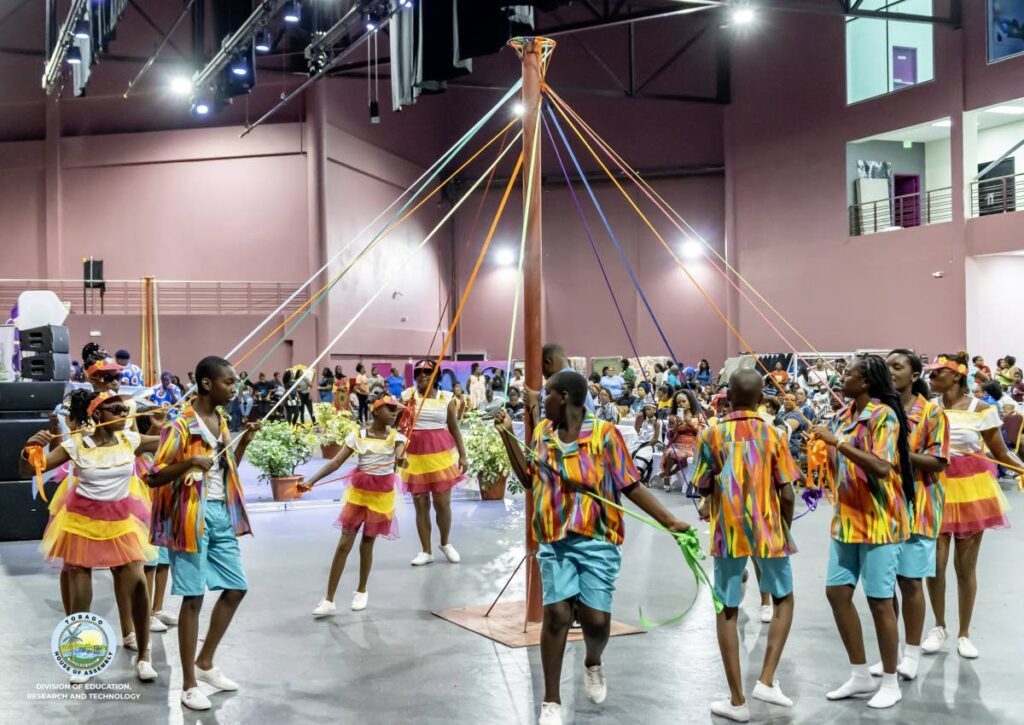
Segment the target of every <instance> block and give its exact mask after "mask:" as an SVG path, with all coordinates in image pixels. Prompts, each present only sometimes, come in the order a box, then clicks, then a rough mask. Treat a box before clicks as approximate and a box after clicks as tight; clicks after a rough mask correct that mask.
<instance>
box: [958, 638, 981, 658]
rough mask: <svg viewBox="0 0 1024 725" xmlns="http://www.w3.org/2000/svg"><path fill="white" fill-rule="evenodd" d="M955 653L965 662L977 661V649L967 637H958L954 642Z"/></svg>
mask: <svg viewBox="0 0 1024 725" xmlns="http://www.w3.org/2000/svg"><path fill="white" fill-rule="evenodd" d="M956 651H957V652H958V653H959V654H960V656H961V657H963V658H964V659H965V660H976V659H978V654H979V653H978V648H977V647H975V646H974V644H973V643H972V642H971V640H969V639H968V638H967V637H959V638H958V639H957V641H956Z"/></svg>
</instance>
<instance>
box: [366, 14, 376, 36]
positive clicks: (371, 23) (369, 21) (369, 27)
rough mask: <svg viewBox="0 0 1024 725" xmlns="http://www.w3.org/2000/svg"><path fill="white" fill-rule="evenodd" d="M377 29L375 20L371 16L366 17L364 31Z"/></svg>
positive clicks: (369, 31) (370, 31) (368, 31)
mask: <svg viewBox="0 0 1024 725" xmlns="http://www.w3.org/2000/svg"><path fill="white" fill-rule="evenodd" d="M376 29H377V21H376V20H375V19H374V18H373V17H372V16H371V17H369V18H367V19H366V32H367V33H372V32H373V31H374V30H376Z"/></svg>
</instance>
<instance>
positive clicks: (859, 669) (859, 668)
mask: <svg viewBox="0 0 1024 725" xmlns="http://www.w3.org/2000/svg"><path fill="white" fill-rule="evenodd" d="M852 669H853V676H854V677H862V678H864V679H865V680H869V681H870V679H871V668H869V667H868V666H867V663H865V664H863V665H852Z"/></svg>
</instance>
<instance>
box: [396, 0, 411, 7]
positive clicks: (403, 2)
mask: <svg viewBox="0 0 1024 725" xmlns="http://www.w3.org/2000/svg"><path fill="white" fill-rule="evenodd" d="M398 6H399V7H402V8H411V7H412V0H398Z"/></svg>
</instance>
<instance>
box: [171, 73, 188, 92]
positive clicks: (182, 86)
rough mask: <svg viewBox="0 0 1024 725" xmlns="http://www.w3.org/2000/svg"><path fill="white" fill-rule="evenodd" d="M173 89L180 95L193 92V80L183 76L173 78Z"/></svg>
mask: <svg viewBox="0 0 1024 725" xmlns="http://www.w3.org/2000/svg"><path fill="white" fill-rule="evenodd" d="M171 91H172V92H174V93H177V94H178V95H180V96H184V95H188V94H189V93H191V92H192V81H190V80H189V79H188V78H184V77H182V76H178V77H177V78H172V79H171Z"/></svg>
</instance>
